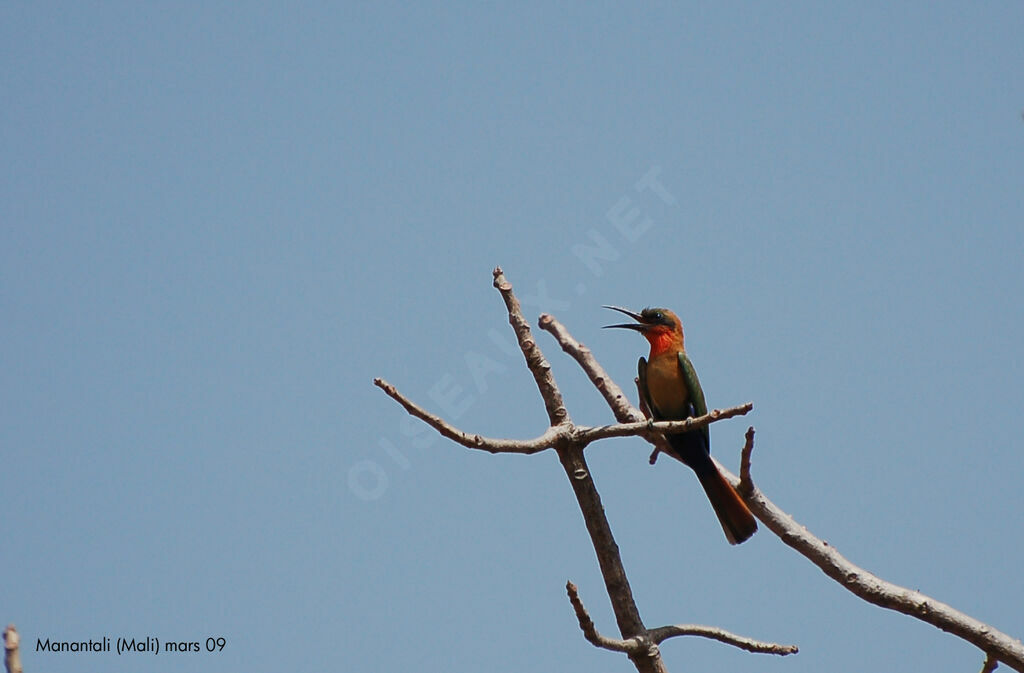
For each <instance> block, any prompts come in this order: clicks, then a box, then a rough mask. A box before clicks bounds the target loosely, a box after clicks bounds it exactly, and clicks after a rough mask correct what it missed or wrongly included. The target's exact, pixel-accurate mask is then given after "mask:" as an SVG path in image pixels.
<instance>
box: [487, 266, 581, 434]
mask: <svg viewBox="0 0 1024 673" xmlns="http://www.w3.org/2000/svg"><path fill="white" fill-rule="evenodd" d="M494 287H496V288H497V289H498V292H500V293H501V298H502V299H504V300H505V307H506V308H507V309H508V322H509V324H510V325H512V329H513V331H515V333H516V339H517V340H518V341H519V348H520V350H522V351H523V357H525V358H526V366H527V367H528V368H529V370H530V373H531V374H533V379H534V381H536V382H537V388H538V389H539V390H540V396H541V397H542V398H543V399H544V408H545V409H546V410H547V412H548V420H549V421H551V425H559V424H561V423H567V422H568V421H569V420H570V419H569V412H568V411H567V410H566V408H565V403H564V402H563V401H562V393H560V392H559V391H558V386H557V385H556V384H555V377H554V376H552V374H551V363H549V362H548V361H547V360H546V359H545V358H544V354H543V353H541V351H540V348H538V347H537V342H536V341H534V340H533V334H532V333H531V332H530V323H529V322H528V321H527V320H526V318H524V317H523V309H522V307H521V306H520V305H519V300H518V299H516V296H515V295H514V294H513V293H512V283H510V282H508V280H507V279H506V278H505V274H504V273H503V272H502V270H501V267H500V266H499V267H495V269H494Z"/></svg>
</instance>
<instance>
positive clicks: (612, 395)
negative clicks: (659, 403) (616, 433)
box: [538, 313, 644, 423]
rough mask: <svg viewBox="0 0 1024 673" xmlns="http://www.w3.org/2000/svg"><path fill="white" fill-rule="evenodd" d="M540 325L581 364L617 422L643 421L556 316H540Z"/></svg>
mask: <svg viewBox="0 0 1024 673" xmlns="http://www.w3.org/2000/svg"><path fill="white" fill-rule="evenodd" d="M538 325H540V328H541V329H542V330H545V331H547V332H550V333H551V334H552V336H554V337H555V340H556V341H558V344H559V345H560V346H561V347H562V350H563V351H565V352H566V353H568V354H569V355H571V356H572V357H573V359H574V360H576V362H578V363H579V364H580V367H582V368H583V371H584V372H585V373H586V375H587V376H588V377H589V378H590V381H591V383H593V384H594V386H595V387H596V388H597V390H598V391H599V392H600V393H601V395H603V396H604V399H605V401H606V402H607V403H608V406H609V407H611V409H612V413H613V414H615V420H617V421H618V422H619V423H633V422H636V421H641V420H643V418H644V417H643V416H642V415H637V414H636V409H635V408H634V407H633V405H632V404H630V403H629V400H628V399H627V398H626V394H625V393H624V392H622V388H620V387H619V384H617V383H615V381H613V380H612V377H610V376H608V372H606V371H605V370H604V367H602V366H601V364H600V363H599V362H598V361H597V360H596V359H594V355H593V354H592V353H591V352H590V349H589V348H587V347H586V346H584V345H583V344H581V343H580V342H579V341H576V339H574V338H573V337H572V335H571V334H569V330H567V329H565V327H564V326H563V325H562V323H560V322H558V320H556V319H555V317H554V316H552V315H549V314H547V313H544V314H542V315H541V316H540V320H539V321H538Z"/></svg>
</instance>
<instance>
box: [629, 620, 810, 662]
mask: <svg viewBox="0 0 1024 673" xmlns="http://www.w3.org/2000/svg"><path fill="white" fill-rule="evenodd" d="M647 635H648V637H650V639H651V640H653V641H654V642H655V643H659V644H660V643H661V642H663V641H664V640H666V639H668V638H675V637H677V636H700V637H702V638H710V639H712V640H717V641H719V642H721V643H725V644H726V645H732V646H733V647H738V648H740V649H741V650H746V651H747V652H757V653H759V654H777V655H779V656H783V657H784V656H786V655H787V654H796V653H797V652H799V651H800V648H799V647H797V646H796V645H781V644H779V643H766V642H764V641H761V640H754V639H753V638H747V637H745V636H738V635H736V634H735V633H730V632H728V631H726V630H725V629H718V628H715V627H713V626H704V625H702V624H674V625H672V626H659V627H658V628H656V629H650V630H649V631H648V632H647Z"/></svg>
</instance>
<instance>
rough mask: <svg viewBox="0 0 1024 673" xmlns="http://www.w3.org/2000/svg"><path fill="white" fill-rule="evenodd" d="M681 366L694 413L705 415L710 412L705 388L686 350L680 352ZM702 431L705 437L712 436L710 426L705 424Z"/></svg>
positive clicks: (695, 414)
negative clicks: (702, 386)
mask: <svg viewBox="0 0 1024 673" xmlns="http://www.w3.org/2000/svg"><path fill="white" fill-rule="evenodd" d="M679 367H680V369H682V372H683V384H684V385H685V386H686V392H687V398H688V399H689V400H690V404H692V405H693V415H694V416H703V415H704V414H706V413H708V403H707V402H706V401H704V390H703V389H702V388H701V387H700V379H698V378H697V370H696V369H694V368H693V363H691V362H690V358H688V357H687V356H686V353H684V352H680V353H679ZM701 432H703V433H704V436H705V437H708V438H710V436H711V433H710V432H709V431H708V426H706V425H705V426H704V427H703V428H701Z"/></svg>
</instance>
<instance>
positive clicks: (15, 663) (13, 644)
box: [4, 624, 22, 673]
mask: <svg viewBox="0 0 1024 673" xmlns="http://www.w3.org/2000/svg"><path fill="white" fill-rule="evenodd" d="M20 641H21V637H20V636H19V635H18V629H16V628H14V624H8V625H7V628H6V629H4V665H6V666H7V673H22V668H21V653H20V651H19V649H18V645H19V643H20Z"/></svg>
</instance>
